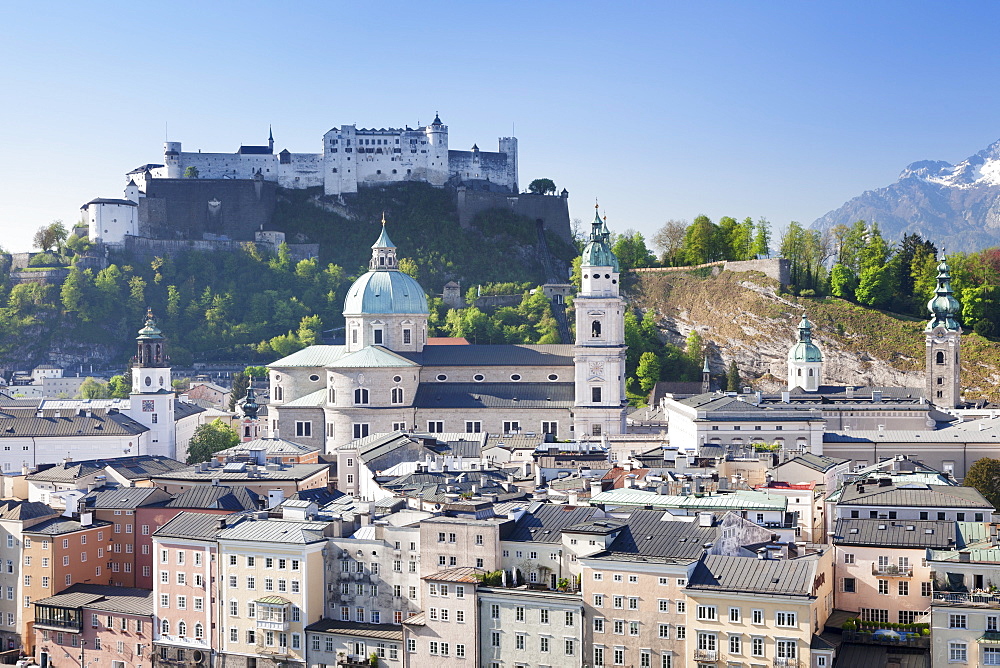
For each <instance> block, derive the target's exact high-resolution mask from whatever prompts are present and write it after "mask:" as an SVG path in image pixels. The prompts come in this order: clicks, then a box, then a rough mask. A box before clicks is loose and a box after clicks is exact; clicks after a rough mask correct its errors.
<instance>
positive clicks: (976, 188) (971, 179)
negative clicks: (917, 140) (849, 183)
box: [812, 141, 1000, 252]
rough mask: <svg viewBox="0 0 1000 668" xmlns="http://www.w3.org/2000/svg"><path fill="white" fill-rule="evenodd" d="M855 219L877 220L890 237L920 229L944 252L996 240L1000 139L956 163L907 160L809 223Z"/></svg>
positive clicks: (823, 225)
mask: <svg viewBox="0 0 1000 668" xmlns="http://www.w3.org/2000/svg"><path fill="white" fill-rule="evenodd" d="M857 220H866V221H868V222H877V223H878V224H879V227H881V228H882V232H883V234H884V235H885V236H886V237H887V238H890V239H899V238H902V236H903V235H904V234H910V233H917V234H920V235H921V236H922V237H924V238H925V239H930V240H931V241H933V242H934V243H935V244H936V245H937V246H938V248H942V247H943V248H945V249H947V250H948V251H949V252H951V251H976V250H981V249H983V248H987V247H990V246H997V245H1000V141H996V142H994V143H993V144H990V145H989V146H988V147H986V148H985V149H983V150H982V151H979V152H978V153H976V154H975V155H973V156H971V157H969V158H966V159H965V160H963V161H962V162H960V163H958V164H957V165H952V164H951V163H948V162H945V161H942V160H921V161H918V162H914V163H911V164H910V165H908V166H907V167H906V168H905V169H903V171H902V172H901V173H900V175H899V180H897V181H896V182H895V183H893V184H892V185H889V186H886V187H884V188H878V189H876V190H868V191H866V192H864V193H862V194H861V195H859V196H858V197H855V198H854V199H852V200H850V201H848V202H847V203H845V204H844V205H843V206H842V207H840V208H839V209H835V210H833V211H830V212H829V213H827V214H826V215H825V216H822V217H820V218H817V219H816V220H815V221H814V222H813V224H812V227H813V228H814V229H820V230H826V229H829V228H831V227H833V226H835V225H838V224H841V223H843V224H845V225H850V224H851V223H853V222H855V221H857Z"/></svg>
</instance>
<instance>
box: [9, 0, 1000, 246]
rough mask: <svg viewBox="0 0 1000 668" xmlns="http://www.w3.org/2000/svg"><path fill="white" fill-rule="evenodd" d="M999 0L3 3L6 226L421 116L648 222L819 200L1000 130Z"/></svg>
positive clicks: (789, 208) (793, 210)
mask: <svg viewBox="0 0 1000 668" xmlns="http://www.w3.org/2000/svg"><path fill="white" fill-rule="evenodd" d="M998 24H1000V4H998V3H993V2H949V3H943V2H934V3H932V2H870V1H869V2H836V3H833V2H826V3H820V2H749V1H748V2H657V3H652V2H650V3H641V2H633V3H612V2H589V1H584V2H568V1H567V2H545V1H538V2H530V3H523V4H519V3H510V4H507V3H499V2H468V1H465V2H422V3H415V2H372V1H369V2H332V1H317V2H295V3H275V2H252V1H248V0H244V1H242V2H232V3H230V2H215V1H210V2H204V1H202V2H184V1H181V2H171V3H128V4H125V3H115V4H112V3H106V2H88V3H79V2H52V3H47V4H46V5H45V6H44V11H42V10H41V9H40V7H39V6H37V5H34V4H32V3H6V5H5V7H4V11H3V27H2V28H0V34H2V39H0V62H2V63H3V65H2V72H0V90H2V93H3V95H2V101H3V102H2V104H0V136H2V139H0V146H2V150H0V246H2V247H4V248H6V249H8V250H15V251H16V250H27V249H28V248H29V246H30V240H31V236H32V233H33V231H34V230H35V229H36V228H37V227H39V226H40V225H43V224H45V223H47V222H49V221H51V220H53V219H57V218H58V219H62V220H64V221H66V222H71V221H75V220H77V219H78V217H79V207H80V205H81V204H83V203H84V202H86V201H88V200H90V199H92V198H94V197H98V196H101V197H120V196H121V194H122V192H121V191H122V188H123V186H124V185H125V182H124V174H125V172H127V171H128V170H130V169H132V168H134V167H137V166H139V165H140V164H143V163H146V162H159V161H160V160H161V156H162V149H161V146H162V142H163V140H164V126H165V124H169V136H170V139H171V140H174V141H181V142H183V144H184V147H185V149H186V150H197V149H199V148H200V149H203V150H205V151H234V150H235V149H236V148H237V147H238V146H239V145H240V143H263V142H264V141H265V140H266V138H267V127H268V125H269V124H271V125H273V127H274V136H275V142H276V147H277V148H286V147H287V148H289V149H290V150H292V151H295V152H312V151H315V152H319V151H320V150H321V137H322V134H323V133H324V132H325V131H326V130H328V129H329V128H331V127H333V126H337V125H341V124H344V123H357V124H358V125H359V126H366V127H372V126H375V127H381V126H390V125H392V126H401V125H406V124H409V125H415V124H417V123H418V122H421V123H426V122H428V121H430V120H431V119H432V118H433V115H434V112H435V111H438V110H439V111H440V113H441V118H442V120H444V122H445V123H447V124H448V125H449V127H450V144H451V147H452V148H463V149H464V148H468V147H470V146H471V145H472V144H473V142H476V143H478V144H479V146H480V147H481V148H483V149H492V150H495V147H496V138H497V137H498V136H500V135H506V134H509V133H510V130H511V125H512V124H513V125H514V130H515V134H516V136H517V137H518V139H519V142H520V180H521V183H522V184H527V183H528V182H529V181H531V180H532V179H533V178H537V177H549V178H552V179H553V180H555V182H556V184H557V185H558V187H559V188H560V189H561V188H563V187H566V188H568V189H569V191H570V204H571V213H572V216H574V217H580V218H583V219H585V220H586V219H588V218H589V217H590V216H591V215H592V214H591V212H592V210H593V209H592V207H593V202H594V198H595V197H597V198H599V199H600V203H601V206H602V207H603V208H604V209H605V210H606V211H607V215H608V222H609V225H610V226H611V227H612V228H613V229H616V230H619V231H620V230H623V229H626V228H634V229H637V230H640V231H642V232H644V233H646V234H647V235H649V234H651V233H652V232H653V231H654V230H655V229H656V228H657V227H659V226H660V225H662V223H663V222H664V221H665V220H667V219H670V218H676V219H687V220H691V219H692V218H693V217H694V216H696V215H698V214H700V213H704V214H707V215H708V216H710V217H712V218H713V219H715V220H717V219H718V218H719V217H720V216H723V215H732V216H735V217H739V218H742V217H745V216H753V217H754V218H757V217H759V216H764V217H766V218H768V219H769V220H771V221H772V223H773V224H774V225H775V226H784V225H786V224H787V223H788V221H790V220H798V221H801V222H803V223H810V222H812V220H814V219H815V218H817V217H818V216H820V215H822V214H824V213H826V212H827V211H829V210H830V209H834V208H836V207H838V206H840V205H841V204H842V203H843V202H844V201H846V200H847V199H849V198H850V197H853V196H854V195H857V194H860V193H861V192H862V191H864V190H866V189H870V188H875V187H879V186H883V185H886V184H888V183H891V182H892V181H894V180H895V179H896V177H897V175H898V173H899V170H900V169H902V168H903V167H904V166H905V165H907V164H908V163H910V162H912V161H915V160H921V159H942V160H948V161H951V162H956V161H959V160H961V159H963V158H965V157H967V156H968V155H971V154H972V153H974V152H976V151H978V150H980V149H982V148H984V147H985V146H986V145H988V144H989V143H991V142H993V141H994V140H996V139H997V138H998V137H1000V99H998V98H1000V87H998V86H997V85H996V84H997V73H998V72H1000V67H998V65H1000V63H998V60H1000V48H998V46H997V40H996V34H995V31H996V26H997V25H998Z"/></svg>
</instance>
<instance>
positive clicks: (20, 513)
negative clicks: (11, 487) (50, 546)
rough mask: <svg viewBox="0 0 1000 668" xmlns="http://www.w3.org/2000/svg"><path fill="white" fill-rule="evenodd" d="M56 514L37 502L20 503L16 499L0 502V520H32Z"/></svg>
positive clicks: (55, 511) (56, 512)
mask: <svg viewBox="0 0 1000 668" xmlns="http://www.w3.org/2000/svg"><path fill="white" fill-rule="evenodd" d="M58 514H59V511H57V510H53V509H52V508H50V507H49V506H47V505H45V504H44V503H39V502H37V501H20V500H17V499H4V500H2V501H0V520H32V519H35V518H37V517H46V516H47V515H58Z"/></svg>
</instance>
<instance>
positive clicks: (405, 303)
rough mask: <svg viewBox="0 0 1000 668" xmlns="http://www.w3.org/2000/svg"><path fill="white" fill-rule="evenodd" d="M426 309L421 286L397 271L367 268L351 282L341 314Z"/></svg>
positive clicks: (390, 312)
mask: <svg viewBox="0 0 1000 668" xmlns="http://www.w3.org/2000/svg"><path fill="white" fill-rule="evenodd" d="M427 312H428V311H427V297H426V296H425V295H424V289H423V288H422V287H420V284H419V283H417V282H416V281H415V280H414V279H413V278H411V277H410V276H409V275H408V274H404V273H403V272H401V271H399V270H388V271H385V270H381V271H369V272H368V273H367V274H365V275H363V276H361V277H360V278H358V280H356V281H354V285H352V286H351V289H350V290H348V291H347V299H345V300H344V315H357V314H361V313H388V314H392V313H427Z"/></svg>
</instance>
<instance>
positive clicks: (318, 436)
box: [268, 217, 626, 452]
mask: <svg viewBox="0 0 1000 668" xmlns="http://www.w3.org/2000/svg"><path fill="white" fill-rule="evenodd" d="M609 237H610V234H609V232H608V229H607V226H606V224H605V223H604V221H602V220H601V219H600V218H599V217H597V218H595V221H594V223H593V226H592V231H591V234H590V239H589V241H588V244H587V246H586V248H585V249H584V252H583V264H582V269H581V271H582V281H583V287H582V290H581V292H580V293H579V295H577V298H576V302H575V304H576V330H577V331H576V342H575V344H557V345H469V344H467V343H465V342H464V341H461V340H449V339H443V340H441V339H430V338H428V335H427V317H428V308H427V298H426V296H425V293H424V290H423V288H422V287H421V286H420V285H419V283H417V282H416V281H415V280H414V279H413V278H411V277H410V276H408V275H407V274H405V273H403V272H402V271H400V270H399V263H398V257H397V255H396V247H395V245H394V244H393V243H392V241H391V240H390V239H389V235H388V233H387V232H386V229H385V228H384V227H383V229H382V233H381V235H380V236H379V238H378V240H377V241H376V242H375V243H374V244H373V245H372V257H371V261H370V263H369V271H368V272H367V273H366V274H364V275H362V276H361V277H359V278H358V279H357V280H356V281H355V282H354V284H353V285H352V286H351V288H350V289H349V290H348V292H347V298H346V299H345V303H344V318H345V324H346V329H345V336H346V342H345V344H343V345H316V346H310V347H308V348H305V349H303V350H300V351H298V352H296V353H293V354H291V355H289V356H287V357H285V358H283V359H280V360H277V361H275V362H273V363H271V364H270V365H268V368H269V370H270V387H271V400H270V405H269V407H270V411H269V413H270V420H271V424H270V425H269V426H270V428H271V432H272V435H275V436H281V437H282V438H290V439H293V440H295V441H298V442H304V443H309V444H312V445H318V446H320V447H323V448H324V449H325V451H327V452H330V451H332V450H333V449H334V448H336V447H338V446H340V445H343V444H345V443H349V442H350V441H352V440H354V439H357V438H364V437H366V436H369V435H371V434H376V433H386V432H393V431H403V432H427V433H448V434H456V433H482V432H489V433H494V434H529V433H534V434H551V435H552V436H553V437H555V438H557V439H559V440H584V439H600V438H602V437H603V436H604V435H614V434H620V433H622V432H624V430H625V410H626V400H625V344H624V301H623V300H622V298H621V295H620V281H619V271H620V269H619V265H618V260H617V258H615V256H614V254H613V253H612V252H611V248H610V244H609ZM442 342H443V343H442Z"/></svg>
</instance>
